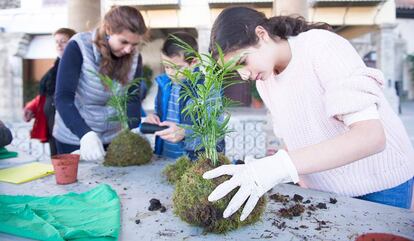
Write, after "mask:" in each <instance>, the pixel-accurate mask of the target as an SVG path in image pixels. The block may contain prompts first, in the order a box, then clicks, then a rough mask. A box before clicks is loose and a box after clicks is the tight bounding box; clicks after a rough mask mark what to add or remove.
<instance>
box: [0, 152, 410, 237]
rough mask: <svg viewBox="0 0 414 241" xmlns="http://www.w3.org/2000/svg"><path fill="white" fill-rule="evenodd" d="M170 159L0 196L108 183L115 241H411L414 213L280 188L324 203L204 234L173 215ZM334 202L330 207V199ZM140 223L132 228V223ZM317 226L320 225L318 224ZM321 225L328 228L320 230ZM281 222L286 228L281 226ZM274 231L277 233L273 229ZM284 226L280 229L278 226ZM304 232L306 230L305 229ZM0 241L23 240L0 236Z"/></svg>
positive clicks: (94, 169)
mask: <svg viewBox="0 0 414 241" xmlns="http://www.w3.org/2000/svg"><path fill="white" fill-rule="evenodd" d="M171 162H172V161H170V160H165V159H159V160H158V159H154V160H153V161H152V162H151V163H149V164H147V165H145V166H134V167H104V166H102V165H99V164H96V163H86V162H81V163H80V165H79V173H78V179H79V181H78V182H77V183H74V184H70V185H56V183H55V177H54V176H53V175H51V176H48V177H44V178H42V179H38V180H35V181H32V182H29V183H25V184H21V185H14V184H8V183H0V193H3V194H9V195H18V194H27V195H37V196H46V195H47V196H49V195H57V194H65V193H67V192H85V191H88V190H90V189H91V188H93V187H95V186H96V185H98V184H100V183H107V184H109V185H111V186H112V188H113V189H114V190H115V191H116V192H117V193H118V195H119V197H120V200H121V203H122V205H121V206H122V213H121V219H122V232H121V235H120V239H119V240H123V241H125V240H247V239H249V240H250V239H252V240H255V239H257V240H264V239H277V240H324V241H326V240H354V239H355V238H356V237H357V236H358V235H360V234H363V233H367V232H385V233H393V234H397V235H400V236H405V237H409V238H411V239H414V212H413V211H411V210H406V209H400V208H395V207H390V206H385V205H381V204H376V203H372V202H367V201H362V200H358V199H353V198H348V197H342V196H338V195H335V194H330V193H324V192H319V191H315V190H310V189H304V188H301V187H298V186H295V185H289V184H281V185H278V186H277V187H275V188H273V190H272V191H271V192H272V193H276V192H278V193H282V194H287V195H290V196H293V195H294V194H300V195H301V196H303V197H304V199H305V200H306V199H310V200H311V202H312V203H315V204H317V203H318V202H325V203H327V209H320V210H317V211H315V212H314V214H313V215H311V216H310V217H308V215H306V214H305V215H302V216H301V217H294V218H293V219H291V220H290V219H285V218H281V217H279V216H278V215H276V212H277V210H278V209H280V208H282V207H283V205H282V204H281V203H277V202H274V201H271V200H270V201H269V202H268V205H267V208H266V212H265V214H264V216H263V220H262V222H258V223H256V224H255V225H250V226H246V227H243V228H241V229H239V230H235V231H232V232H229V233H227V234H226V235H216V234H203V230H202V229H201V228H198V227H193V226H190V225H188V224H187V223H185V222H183V221H181V220H180V218H179V217H177V216H175V215H174V214H173V210H172V198H171V196H172V193H173V190H174V187H173V186H171V185H169V184H168V183H167V182H166V180H165V177H164V176H163V175H162V169H163V168H164V166H165V165H166V164H168V163H171ZM151 198H157V199H159V200H160V201H161V203H162V204H163V205H165V206H166V208H167V211H166V212H165V213H161V212H159V211H153V212H151V211H148V207H149V200H150V199H151ZM330 198H335V199H337V203H336V204H330V203H329V199H330ZM137 219H140V223H139V224H136V223H135V220H137ZM318 221H319V222H318ZM321 221H325V222H326V225H323V226H328V227H327V228H326V227H322V228H320V230H318V226H319V225H320V222H321ZM283 222H285V225H281V224H282V223H283ZM277 226H279V227H280V229H279V228H278V227H277ZM281 226H284V227H281ZM305 227H306V228H305ZM0 240H5V241H6V240H27V239H22V238H16V237H13V236H9V235H6V234H1V233H0Z"/></svg>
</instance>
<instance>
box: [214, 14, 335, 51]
mask: <svg viewBox="0 0 414 241" xmlns="http://www.w3.org/2000/svg"><path fill="white" fill-rule="evenodd" d="M259 25H260V26H262V27H263V28H264V29H266V31H267V32H268V33H269V35H270V36H271V37H273V38H276V37H279V38H282V39H287V38H288V37H289V36H296V35H298V34H300V33H302V32H306V31H308V30H310V29H327V30H332V28H331V26H330V25H328V24H327V23H309V22H306V21H305V19H304V18H303V17H290V16H276V17H271V18H267V17H266V16H265V15H264V14H263V13H262V12H258V11H256V10H255V9H252V8H248V7H240V6H239V7H228V8H225V9H224V10H223V11H222V12H221V13H220V14H219V16H218V17H217V19H216V20H215V22H214V24H213V28H212V31H211V39H210V51H211V52H212V53H213V56H217V54H218V53H217V47H216V44H218V45H219V46H220V47H221V48H222V50H223V52H224V53H228V52H231V51H235V50H238V49H241V48H245V47H249V46H252V45H255V44H257V42H258V41H259V39H258V37H257V36H256V32H255V29H256V27H257V26H259Z"/></svg>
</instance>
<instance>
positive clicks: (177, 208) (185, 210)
mask: <svg viewBox="0 0 414 241" xmlns="http://www.w3.org/2000/svg"><path fill="white" fill-rule="evenodd" d="M219 162H220V165H222V164H230V161H229V160H228V159H227V158H226V157H225V156H223V155H220V156H219ZM211 169H214V167H213V166H212V164H211V161H210V160H209V159H206V158H203V157H200V159H199V160H198V161H197V162H196V163H195V164H194V165H193V166H192V167H191V168H189V169H188V170H187V171H186V172H185V173H184V175H183V176H182V177H181V178H180V180H178V181H177V183H176V188H175V192H174V195H173V202H174V212H175V214H177V215H178V216H179V217H180V218H181V219H182V220H184V221H185V222H187V223H189V224H192V225H196V226H200V227H203V228H204V231H205V232H212V233H226V232H228V231H231V230H234V229H237V228H240V227H242V226H244V225H247V224H252V223H255V222H257V221H259V220H261V216H262V214H263V212H264V210H265V207H266V200H265V198H264V197H262V198H260V199H259V202H258V203H257V205H256V207H255V208H254V210H253V211H252V213H251V214H250V215H249V216H248V217H247V219H246V220H244V221H243V222H242V221H240V216H241V212H242V210H243V206H242V208H240V209H239V210H238V211H237V212H235V213H234V214H233V215H231V216H230V217H228V218H226V219H224V218H223V212H224V210H225V209H226V207H227V205H228V203H229V202H230V200H231V198H232V197H233V196H234V194H236V192H237V190H238V189H237V188H236V189H235V190H233V191H232V192H230V193H229V194H227V195H226V196H225V197H224V198H222V199H220V200H218V201H216V202H209V201H208V200H207V197H208V196H209V195H210V193H211V192H212V191H213V190H214V189H215V188H216V187H217V186H218V185H219V184H221V183H223V182H224V181H226V180H228V179H229V178H230V176H222V177H219V178H215V179H212V180H206V179H204V178H203V177H202V175H203V173H204V172H206V171H208V170H211Z"/></svg>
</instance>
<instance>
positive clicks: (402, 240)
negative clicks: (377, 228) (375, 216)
mask: <svg viewBox="0 0 414 241" xmlns="http://www.w3.org/2000/svg"><path fill="white" fill-rule="evenodd" d="M381 237H382V238H387V240H388V239H393V240H394V239H395V240H396V241H413V240H412V239H410V238H407V237H404V236H400V235H397V234H393V233H381V232H378V233H376V232H372V233H364V234H361V235H359V236H358V237H356V239H355V241H364V240H372V239H375V238H381Z"/></svg>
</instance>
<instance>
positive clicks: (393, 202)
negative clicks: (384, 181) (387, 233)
mask: <svg viewBox="0 0 414 241" xmlns="http://www.w3.org/2000/svg"><path fill="white" fill-rule="evenodd" d="M413 180H414V179H413V178H411V179H409V180H408V181H406V182H404V183H403V184H400V185H398V186H396V187H393V188H390V189H386V190H383V191H379V192H374V193H370V194H367V195H363V196H359V197H355V198H358V199H362V200H366V201H371V202H376V203H381V204H385V205H390V206H394V207H399V208H406V209H409V208H410V206H411V199H412V195H413Z"/></svg>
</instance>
